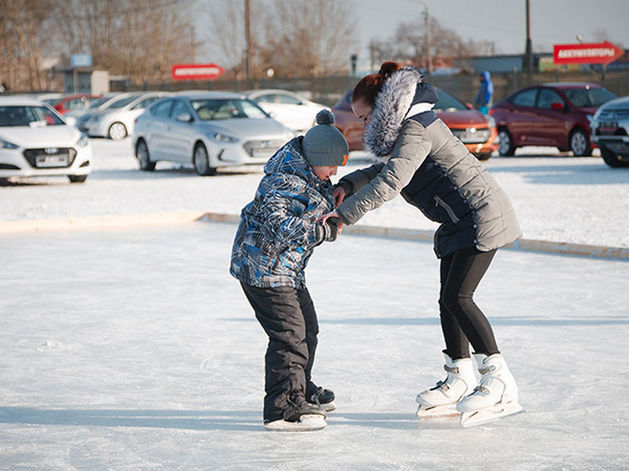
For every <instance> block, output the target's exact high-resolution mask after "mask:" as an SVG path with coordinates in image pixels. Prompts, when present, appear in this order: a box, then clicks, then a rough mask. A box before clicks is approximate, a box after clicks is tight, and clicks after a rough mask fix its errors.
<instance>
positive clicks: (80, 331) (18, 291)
mask: <svg viewBox="0 0 629 471" xmlns="http://www.w3.org/2000/svg"><path fill="white" fill-rule="evenodd" d="M96 142H97V143H99V145H100V144H103V145H104V144H105V141H96ZM107 144H108V143H107ZM492 159H493V158H492ZM555 159H557V160H555ZM121 161H122V160H121ZM490 162H491V161H490ZM125 165H126V164H125ZM488 166H489V167H490V168H491V169H492V172H493V173H494V174H495V175H496V176H497V178H500V181H501V183H502V184H503V185H504V184H505V183H507V182H513V186H512V191H511V192H510V195H511V196H512V199H513V200H514V204H515V205H517V209H518V211H519V213H520V214H521V213H524V214H525V215H526V214H528V213H527V210H526V206H527V200H526V198H524V196H526V197H528V198H530V201H531V204H532V205H533V206H535V207H536V208H537V209H538V211H540V214H539V216H538V217H539V218H541V222H540V227H541V226H542V222H546V223H547V224H548V225H549V226H550V227H553V226H554V224H558V222H557V221H553V220H552V218H551V217H549V215H548V214H553V215H555V214H556V215H558V216H557V217H560V215H561V214H562V211H561V207H560V205H563V206H564V208H563V213H570V212H572V211H573V210H574V214H573V215H572V216H571V218H572V219H574V221H576V222H575V224H573V225H566V226H565V230H566V234H570V235H572V236H574V237H578V238H579V241H580V242H586V240H585V239H587V238H588V237H589V236H587V232H586V229H587V228H588V225H589V224H588V223H587V222H585V221H582V220H581V219H579V217H581V216H578V213H579V207H580V205H581V204H585V202H586V201H587V198H585V199H581V195H586V196H587V195H590V196H591V197H592V198H595V200H596V201H597V202H599V203H600V204H603V203H604V202H603V198H602V197H601V198H600V199H599V196H598V194H597V191H601V192H607V191H610V193H611V192H612V190H613V191H614V192H615V193H616V194H617V195H618V194H620V195H622V194H626V191H627V189H626V187H627V185H626V183H627V182H626V179H627V172H614V171H611V170H609V171H608V170H607V169H606V168H605V167H604V166H603V164H602V163H601V162H600V160H599V159H596V158H592V159H575V160H572V159H571V158H570V159H568V158H566V157H552V158H532V157H531V158H529V157H520V158H518V159H517V160H509V159H495V161H494V162H493V163H490V164H488ZM544 169H547V170H548V172H547V171H545V170H544ZM584 170H585V171H584ZM597 172H598V173H597ZM608 172H614V173H608ZM583 173H585V174H591V175H594V176H593V177H592V178H593V180H592V182H591V184H592V186H593V188H592V189H591V190H590V183H589V181H588V179H587V178H588V177H586V176H584V175H583ZM603 175H607V176H606V177H603ZM259 177H260V175H259V174H239V173H236V172H234V173H232V174H230V175H224V176H222V177H218V178H216V179H215V178H200V177H196V176H194V175H193V174H192V173H191V172H190V171H189V170H176V169H175V170H166V169H164V170H163V171H160V172H157V174H155V175H145V174H140V173H139V172H135V171H132V170H131V169H130V168H129V169H124V168H120V169H109V170H108V169H107V168H102V169H101V170H100V171H97V172H95V173H94V174H93V175H92V176H91V177H90V179H88V182H87V183H86V184H85V185H83V186H80V185H79V186H75V185H69V184H67V183H65V182H63V181H61V180H55V179H53V180H52V182H51V183H48V184H46V185H40V184H38V183H35V184H23V183H17V184H11V185H10V186H9V187H4V188H0V192H1V195H2V196H1V197H0V216H1V217H0V219H2V220H15V219H27V218H29V217H30V216H32V217H63V216H68V215H72V216H76V215H79V216H80V215H88V214H89V215H93V214H95V213H96V214H110V213H113V212H119V213H124V212H127V213H132V212H143V211H144V212H159V211H172V210H176V209H178V208H181V209H184V210H190V209H199V208H202V209H204V210H215V211H220V212H235V211H237V210H239V209H240V206H241V205H242V203H243V202H246V201H245V200H247V199H248V198H250V197H251V195H252V192H253V186H255V185H254V184H253V182H257V180H259ZM230 178H231V179H232V180H231V183H230ZM249 181H251V182H252V183H251V185H253V186H246V185H245V183H246V182H249ZM155 182H157V183H155ZM567 182H571V183H567ZM519 185H521V186H520V189H519V190H518V186H519ZM573 186H574V187H575V188H577V189H578V192H579V195H576V194H572V195H566V197H565V198H566V199H565V200H561V199H560V201H559V202H557V201H555V202H553V203H552V204H551V203H550V202H547V203H544V201H543V199H542V197H540V196H539V194H538V193H539V192H542V191H547V192H550V194H553V195H559V194H561V193H562V192H569V190H570V188H572V187H573ZM217 188H220V190H219V189H217ZM527 188H528V189H530V190H531V191H530V192H529V191H527ZM161 189H163V193H160V192H159V191H160V190H161ZM610 189H611V190H610ZM560 190H561V191H560ZM623 192H624V193H623ZM514 193H515V195H514ZM524 193H526V195H525V194H524ZM214 196H218V198H217V199H215V200H213V199H212V197H214ZM609 196H611V195H609ZM79 197H80V198H83V201H82V203H81V202H80V201H79V200H78V199H77V198H79ZM605 199H606V202H605V204H607V206H605V208H606V209H605V210H604V211H600V214H591V213H588V215H591V216H592V217H593V218H607V217H608V214H607V213H609V212H613V211H614V210H615V209H611V207H612V206H614V207H615V206H622V198H621V197H620V196H618V197H617V198H616V199H615V200H614V202H613V204H612V202H611V201H607V197H606V198H605ZM103 200H105V201H103ZM568 200H570V201H572V204H571V205H569V204H568ZM625 200H626V198H625ZM7 201H10V202H9V203H7ZM125 202H126V203H125ZM555 203H557V204H555ZM29 204H30V205H31V206H30V207H29V206H28V205H29ZM124 204H127V206H125V205H124ZM44 205H46V206H45V207H44ZM397 205H398V203H397V202H393V203H389V205H388V208H387V207H386V206H385V208H383V209H382V210H381V211H380V214H382V216H381V217H382V218H386V217H387V211H392V212H393V213H395V212H396V210H395V208H397ZM544 206H546V208H544ZM624 207H625V209H624V210H623V211H624V212H621V213H617V214H618V215H620V216H622V217H618V220H616V221H615V224H616V225H618V226H620V230H619V231H618V232H617V237H616V238H617V239H619V240H620V242H621V243H619V244H613V245H622V244H624V246H627V245H628V236H627V232H628V231H627V224H628V223H627V221H626V205H624ZM29 208H30V209H29ZM544 209H546V210H548V211H549V212H550V213H544V212H543V211H544ZM531 211H532V210H531ZM409 217H410V216H409ZM412 217H413V218H414V220H418V221H420V222H418V223H417V224H418V225H419V224H422V222H421V221H422V220H421V218H420V217H418V216H417V214H415V213H413V215H412ZM588 217H589V216H588ZM400 220H404V221H406V218H403V217H402V216H400ZM521 220H522V221H523V226H524V227H525V231H528V232H529V234H530V235H531V236H532V235H533V234H537V232H536V229H535V226H534V225H533V223H532V222H531V220H530V219H529V218H528V217H524V218H523V217H521ZM564 222H565V221H564ZM372 223H373V222H372ZM413 224H414V223H413ZM606 224H607V222H606ZM235 229H236V227H235V226H234V225H231V224H216V223H208V222H196V223H190V224H184V225H181V226H176V227H169V228H137V229H134V230H125V231H119V230H103V231H73V232H70V231H68V232H65V231H57V232H42V233H21V234H14V235H6V234H4V235H0V254H1V256H2V261H3V266H4V269H3V276H2V278H3V280H2V295H1V296H0V313H1V318H2V328H1V329H0V352H1V353H2V354H1V355H0V378H1V380H0V469H7V470H22V469H25V470H26V469H27V470H104V469H111V470H154V469H168V470H171V469H175V470H197V469H199V470H201V469H203V470H206V469H208V470H209V469H228V470H249V469H275V470H289V469H290V470H292V469H317V470H320V469H321V470H338V469H355V470H363V469H378V470H392V469H396V470H397V469H488V470H504V469H518V470H539V469H549V470H550V469H552V470H554V469H569V470H572V469H575V470H577V469H579V470H581V469H605V470H616V469H628V468H629V451H628V449H629V422H628V421H629V412H628V411H627V409H626V408H625V407H624V406H625V402H624V401H625V398H626V396H627V391H628V390H629V379H628V378H629V363H628V362H627V361H626V359H627V357H628V356H629V344H628V342H627V338H628V336H629V307H628V305H629V303H628V301H629V298H628V297H627V291H626V290H627V286H628V284H629V283H628V282H629V271H628V264H627V262H626V261H618V260H601V259H593V258H586V257H570V256H557V255H547V254H535V253H530V252H523V251H515V250H502V251H499V253H498V255H497V257H496V259H495V261H494V263H493V265H492V267H491V268H490V271H489V273H488V274H487V275H486V277H485V279H484V280H483V282H482V284H481V286H480V287H479V289H478V291H477V295H476V300H477V302H478V304H479V305H480V306H481V307H482V308H483V310H484V311H485V312H486V314H487V315H488V316H489V317H490V319H491V322H492V325H493V326H494V329H495V333H496V336H497V339H498V344H499V347H500V349H501V350H502V352H503V354H504V355H505V357H506V358H507V361H508V362H509V365H510V367H511V369H512V371H513V373H514V375H515V377H516V380H517V381H518V384H519V387H520V396H521V402H522V404H523V406H524V407H525V412H524V413H522V414H519V415H516V416H513V417H509V418H505V419H502V420H500V421H498V422H496V423H493V424H489V425H485V426H481V427H477V428H472V429H460V428H458V427H456V426H455V425H447V426H436V425H432V426H431V425H422V426H420V425H419V424H418V422H417V418H416V416H415V403H414V397H415V395H416V393H417V392H418V391H419V390H420V389H422V388H424V387H426V386H428V385H431V384H433V383H434V382H435V381H436V380H437V379H440V378H441V377H442V375H443V370H442V354H441V350H442V348H443V341H442V336H441V330H440V326H439V321H438V310H437V297H438V261H437V260H436V259H435V257H434V254H433V252H432V246H431V244H430V243H426V242H411V241H401V240H389V239H384V238H370V237H360V236H350V235H342V236H341V237H340V238H339V240H338V241H337V242H335V243H331V244H325V245H323V246H321V247H319V248H317V249H316V252H315V254H314V256H313V258H312V260H311V263H310V266H309V267H308V270H307V279H308V286H309V289H310V291H311V294H312V297H313V299H314V301H315V305H316V306H317V312H318V315H319V322H320V327H321V332H320V335H319V348H318V351H317V358H316V362H315V367H314V379H315V381H316V382H317V383H319V384H320V385H322V386H324V387H327V388H330V389H333V390H334V391H335V393H336V395H337V401H336V403H337V406H338V410H337V412H335V413H333V414H331V415H330V418H329V420H328V423H329V425H328V427H327V428H326V429H325V430H323V431H321V432H313V433H302V434H290V433H289V434H286V433H272V432H266V431H264V429H263V428H262V424H261V420H262V398H263V395H264V393H263V357H264V351H265V347H266V338H265V335H264V333H263V332H262V329H261V328H260V326H259V325H258V324H257V322H256V320H255V318H254V317H253V313H252V311H251V308H250V307H249V305H248V304H247V303H246V300H245V298H244V296H243V294H242V292H241V291H240V288H239V286H238V283H237V282H236V281H235V280H234V279H233V278H231V277H230V276H229V274H228V271H227V267H228V263H229V252H230V248H231V243H232V238H233V235H234V232H235ZM579 229H582V230H579ZM604 229H605V230H601V231H600V232H599V234H598V235H597V237H596V240H598V241H600V242H599V245H605V244H603V243H601V242H608V241H609V240H608V239H607V238H606V237H607V234H609V233H610V232H614V231H616V229H615V228H612V227H609V228H607V227H605V228H604ZM607 229H609V230H607ZM549 230H550V231H551V232H550V233H551V235H557V236H559V234H560V231H558V230H551V229H549ZM614 233H615V232H614ZM531 238H535V237H531Z"/></svg>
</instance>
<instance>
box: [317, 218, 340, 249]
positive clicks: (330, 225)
mask: <svg viewBox="0 0 629 471" xmlns="http://www.w3.org/2000/svg"><path fill="white" fill-rule="evenodd" d="M317 223H318V224H321V226H322V227H323V229H324V240H327V241H330V242H332V241H334V240H336V236H337V235H338V234H340V233H341V228H342V227H343V221H341V218H340V217H339V215H338V213H337V212H336V210H334V211H330V212H329V213H326V214H324V215H323V216H321V217H320V218H319V219H317Z"/></svg>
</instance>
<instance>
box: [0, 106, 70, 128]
mask: <svg viewBox="0 0 629 471" xmlns="http://www.w3.org/2000/svg"><path fill="white" fill-rule="evenodd" d="M31 123H42V125H44V123H45V125H48V126H57V125H63V124H65V123H64V122H63V121H62V120H61V118H59V117H58V116H57V115H56V114H54V113H53V112H52V111H50V110H49V109H48V108H46V107H44V106H0V126H30V124H31Z"/></svg>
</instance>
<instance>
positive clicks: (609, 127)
mask: <svg viewBox="0 0 629 471" xmlns="http://www.w3.org/2000/svg"><path fill="white" fill-rule="evenodd" d="M617 130H618V123H612V122H602V123H600V124H599V125H598V132H600V133H606V134H607V133H614V132H616V131H617Z"/></svg>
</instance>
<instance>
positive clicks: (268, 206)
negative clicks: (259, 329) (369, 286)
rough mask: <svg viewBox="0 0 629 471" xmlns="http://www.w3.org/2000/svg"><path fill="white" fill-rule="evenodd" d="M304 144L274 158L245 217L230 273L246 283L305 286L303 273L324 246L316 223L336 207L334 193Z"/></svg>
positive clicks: (242, 216)
mask: <svg viewBox="0 0 629 471" xmlns="http://www.w3.org/2000/svg"><path fill="white" fill-rule="evenodd" d="M301 140H302V137H301V136H300V137H296V138H295V139H293V140H291V141H290V142H288V143H287V144H285V145H284V146H283V147H282V148H281V149H279V150H278V151H277V152H276V153H275V155H273V157H271V158H270V159H269V161H268V162H267V163H266V165H265V167H264V173H265V176H264V177H263V178H262V180H261V181H260V185H259V186H258V190H257V191H256V195H255V198H254V199H253V201H252V202H251V203H249V204H248V205H247V206H245V207H244V208H243V210H242V212H241V214H240V225H239V226H238V232H237V233H236V238H235V240H234V246H233V249H232V257H231V267H230V273H231V274H232V275H233V276H234V277H236V278H237V279H239V280H240V281H241V282H243V283H245V284H248V285H253V286H257V287H260V288H269V287H278V286H291V287H294V288H303V287H304V286H305V283H306V279H305V276H304V269H305V268H306V264H307V263H308V259H309V258H310V256H311V255H312V252H313V249H314V247H316V246H317V245H319V244H320V243H321V242H322V235H321V234H320V232H318V231H317V230H316V226H317V224H316V221H317V219H318V218H319V217H320V216H322V215H323V214H325V213H327V212H329V211H332V210H333V209H334V193H333V187H332V184H331V183H330V182H329V181H323V180H321V179H320V178H319V177H317V176H316V175H315V174H314V172H313V170H312V167H311V166H310V164H309V163H308V162H307V161H306V159H305V158H304V156H303V150H302V146H301Z"/></svg>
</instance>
